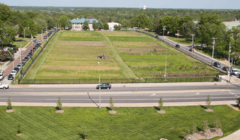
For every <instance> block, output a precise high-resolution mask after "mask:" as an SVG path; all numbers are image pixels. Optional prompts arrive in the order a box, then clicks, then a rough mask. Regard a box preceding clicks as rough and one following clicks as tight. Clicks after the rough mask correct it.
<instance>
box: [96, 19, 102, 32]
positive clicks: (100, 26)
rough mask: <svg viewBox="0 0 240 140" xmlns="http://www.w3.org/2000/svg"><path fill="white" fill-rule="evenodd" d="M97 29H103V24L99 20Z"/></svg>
mask: <svg viewBox="0 0 240 140" xmlns="http://www.w3.org/2000/svg"><path fill="white" fill-rule="evenodd" d="M97 28H98V29H99V30H100V29H103V24H102V22H101V21H100V20H98V23H97Z"/></svg>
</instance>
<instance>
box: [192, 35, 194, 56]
mask: <svg viewBox="0 0 240 140" xmlns="http://www.w3.org/2000/svg"><path fill="white" fill-rule="evenodd" d="M194 35H195V34H192V52H193V46H194V44H193V43H194Z"/></svg>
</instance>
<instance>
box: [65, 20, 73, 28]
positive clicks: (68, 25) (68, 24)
mask: <svg viewBox="0 0 240 140" xmlns="http://www.w3.org/2000/svg"><path fill="white" fill-rule="evenodd" d="M71 28H72V22H71V20H68V21H67V23H66V29H68V30H70V29H71Z"/></svg>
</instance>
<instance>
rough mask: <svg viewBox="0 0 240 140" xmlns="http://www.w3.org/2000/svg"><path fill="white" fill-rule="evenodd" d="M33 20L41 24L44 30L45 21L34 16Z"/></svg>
mask: <svg viewBox="0 0 240 140" xmlns="http://www.w3.org/2000/svg"><path fill="white" fill-rule="evenodd" d="M34 21H35V23H37V24H39V25H41V26H42V30H44V29H45V28H46V27H47V22H46V21H45V20H43V19H40V18H36V19H34Z"/></svg>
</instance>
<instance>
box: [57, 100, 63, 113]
mask: <svg viewBox="0 0 240 140" xmlns="http://www.w3.org/2000/svg"><path fill="white" fill-rule="evenodd" d="M57 109H58V110H62V102H61V98H60V97H58V101H57Z"/></svg>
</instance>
